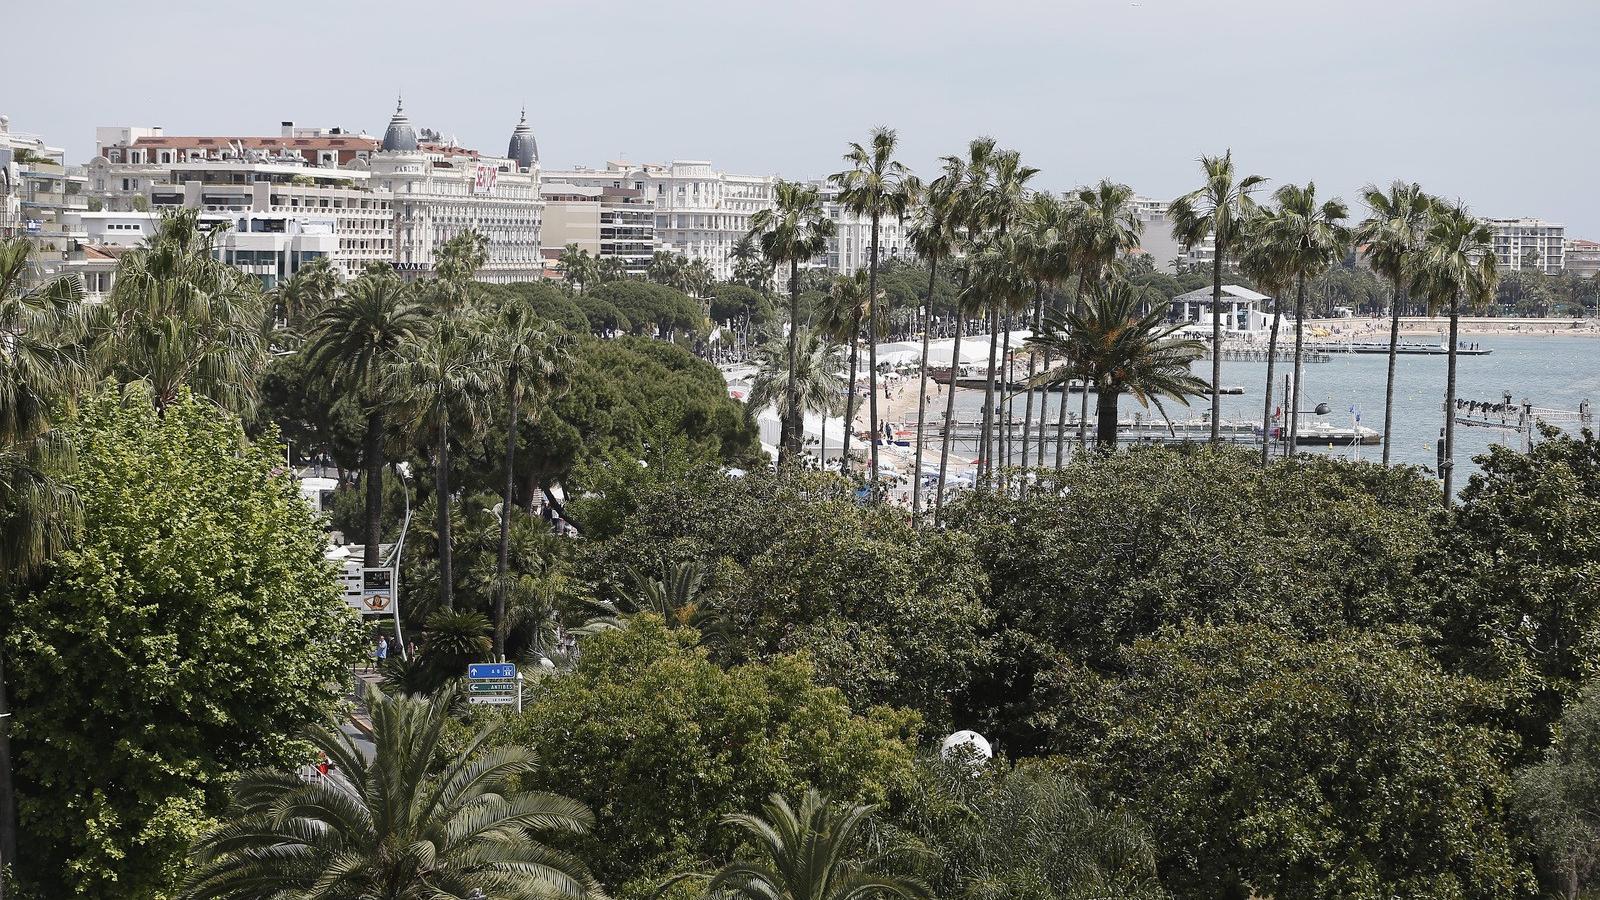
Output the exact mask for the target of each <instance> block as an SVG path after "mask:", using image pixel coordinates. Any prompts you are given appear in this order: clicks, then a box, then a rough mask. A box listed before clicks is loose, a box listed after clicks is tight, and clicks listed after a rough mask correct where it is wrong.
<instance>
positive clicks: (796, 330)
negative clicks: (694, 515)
mask: <svg viewBox="0 0 1600 900" xmlns="http://www.w3.org/2000/svg"><path fill="white" fill-rule="evenodd" d="M774 201H775V202H774V204H773V206H772V207H771V208H769V209H763V210H759V211H758V212H756V214H755V215H753V216H751V217H750V232H749V233H750V235H751V236H752V237H753V238H754V239H755V241H756V245H757V246H759V247H760V248H761V255H762V256H763V257H764V258H765V259H766V260H767V265H768V266H769V267H770V268H771V269H772V270H774V271H776V270H777V268H778V267H779V266H782V265H787V266H788V267H789V341H788V347H789V384H788V393H789V395H790V396H789V398H788V400H787V401H786V402H785V403H784V404H783V405H782V409H783V410H784V411H785V412H787V413H789V414H792V415H796V416H798V415H799V413H800V410H801V404H800V399H799V397H798V396H797V393H798V390H799V385H798V384H797V382H796V378H795V376H796V371H797V369H798V367H799V364H800V264H801V263H803V262H806V261H808V260H810V259H812V258H814V257H815V256H817V255H818V254H819V253H822V252H823V251H825V250H827V249H828V238H830V237H832V236H833V220H832V219H830V218H828V216H827V214H826V213H824V212H823V211H822V198H821V195H820V193H819V192H818V190H817V188H815V187H811V186H809V185H805V184H800V183H799V182H794V181H780V182H778V186H777V189H776V191H775V195H774ZM803 427H804V422H803V421H802V420H801V419H798V418H796V419H794V420H793V421H788V420H785V421H784V422H782V423H781V429H780V430H781V434H782V437H781V439H780V443H779V446H778V466H779V468H782V467H783V466H784V465H786V464H788V462H789V461H790V460H791V459H793V458H794V457H795V456H796V455H798V454H799V452H800V432H801V430H802V429H803Z"/></svg>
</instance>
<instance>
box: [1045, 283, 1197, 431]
mask: <svg viewBox="0 0 1600 900" xmlns="http://www.w3.org/2000/svg"><path fill="white" fill-rule="evenodd" d="M1142 305H1143V303H1142V298H1141V296H1140V294H1139V292H1138V291H1137V290H1136V289H1134V288H1133V286H1132V285H1130V284H1128V283H1127V282H1126V281H1121V280H1116V281H1113V282H1112V283H1110V284H1108V285H1104V286H1100V287H1096V288H1095V289H1093V290H1092V291H1091V292H1090V294H1089V296H1088V297H1087V298H1086V299H1085V301H1084V302H1083V303H1081V304H1080V305H1079V307H1078V308H1077V309H1074V310H1072V311H1070V312H1068V313H1067V314H1066V315H1064V316H1059V317H1055V318H1052V319H1051V320H1050V321H1048V322H1047V323H1046V325H1045V330H1044V333H1043V334H1041V335H1039V336H1038V337H1037V338H1035V339H1034V341H1033V343H1034V344H1035V345H1037V346H1038V347H1039V348H1040V349H1044V348H1050V349H1052V350H1054V351H1055V352H1057V353H1060V354H1061V355H1062V356H1064V357H1066V358H1068V359H1071V360H1074V361H1075V364H1074V365H1073V366H1068V367H1065V368H1064V369H1063V370H1058V371H1056V372H1046V373H1044V374H1043V375H1041V376H1039V377H1040V379H1041V380H1042V381H1043V382H1044V383H1046V384H1055V383H1064V382H1065V381H1066V380H1067V379H1069V378H1071V377H1072V376H1073V375H1074V374H1082V376H1083V377H1084V389H1085V390H1087V389H1088V388H1089V386H1090V385H1091V384H1092V385H1093V386H1094V391H1095V415H1096V420H1097V421H1096V427H1095V441H1096V443H1097V444H1098V445H1099V446H1100V448H1101V449H1102V450H1115V449H1116V446H1117V424H1118V423H1117V401H1118V399H1119V398H1120V397H1121V396H1122V395H1123V394H1131V395H1133V397H1134V399H1135V400H1137V401H1139V404H1140V405H1141V406H1146V407H1148V406H1149V405H1150V404H1151V403H1154V404H1155V405H1156V408H1157V409H1160V408H1161V398H1163V397H1168V398H1171V399H1173V400H1177V401H1178V402H1179V403H1182V404H1184V405H1185V406H1187V405H1188V403H1189V399H1188V398H1189V396H1190V395H1199V394H1202V393H1204V391H1205V387H1206V385H1205V382H1204V381H1202V380H1201V379H1199V378H1196V377H1195V376H1194V375H1192V374H1191V373H1190V372H1189V363H1191V362H1193V361H1194V360H1196V359H1199V358H1200V356H1201V355H1202V354H1203V353H1204V352H1205V347H1204V345H1203V344H1202V343H1201V342H1199V341H1196V340H1189V339H1183V338H1176V337H1173V334H1174V333H1175V332H1176V331H1178V329H1180V328H1182V327H1183V326H1182V324H1181V323H1178V324H1168V323H1167V321H1166V310H1164V309H1162V308H1160V307H1155V308H1153V309H1150V310H1148V311H1141V309H1140V307H1141V306H1142ZM1074 369H1076V370H1077V371H1076V372H1074V371H1073V370H1074Z"/></svg>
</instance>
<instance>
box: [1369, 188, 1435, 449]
mask: <svg viewBox="0 0 1600 900" xmlns="http://www.w3.org/2000/svg"><path fill="white" fill-rule="evenodd" d="M1361 199H1362V200H1363V201H1365V202H1366V204H1367V208H1368V209H1370V210H1372V214H1371V215H1370V216H1368V217H1367V218H1366V219H1365V220H1364V221H1362V223H1361V225H1360V226H1359V227H1358V228H1357V229H1356V236H1355V239H1356V243H1357V244H1359V245H1361V246H1363V247H1364V248H1365V251H1364V252H1365V253H1366V256H1367V263H1368V265H1370V266H1372V269H1373V271H1375V272H1377V273H1378V274H1379V275H1382V276H1383V277H1384V278H1387V279H1389V283H1390V284H1391V285H1393V286H1394V299H1393V301H1391V302H1390V304H1389V369H1388V375H1387V376H1386V377H1385V378H1384V384H1383V464H1384V465H1388V464H1389V447H1390V445H1391V444H1392V438H1393V435H1394V370H1395V359H1396V357H1397V356H1398V355H1399V353H1398V350H1399V346H1400V310H1401V307H1402V306H1404V304H1405V292H1406V280H1407V278H1408V277H1409V276H1410V272H1411V267H1412V265H1413V264H1414V263H1415V262H1416V261H1417V257H1418V256H1419V255H1420V253H1421V251H1422V238H1423V235H1424V234H1426V233H1427V230H1428V214H1429V212H1430V211H1431V210H1432V209H1433V198H1431V197H1429V196H1428V195H1427V194H1426V193H1424V192H1423V190H1422V186H1421V185H1419V184H1417V183H1415V182H1412V183H1410V184H1407V183H1405V182H1403V181H1396V182H1395V183H1393V184H1391V185H1389V190H1388V191H1387V192H1385V191H1382V190H1379V189H1378V187H1377V186H1376V185H1370V184H1369V185H1367V186H1366V187H1365V188H1363V189H1362V190H1361Z"/></svg>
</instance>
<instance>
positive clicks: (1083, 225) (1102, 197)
mask: <svg viewBox="0 0 1600 900" xmlns="http://www.w3.org/2000/svg"><path fill="white" fill-rule="evenodd" d="M1073 200H1074V201H1076V203H1075V208H1076V211H1077V217H1076V219H1075V222H1074V224H1075V226H1076V227H1074V228H1073V229H1072V256H1073V261H1074V263H1075V265H1074V269H1075V270H1076V271H1077V272H1078V291H1079V293H1080V294H1081V293H1082V292H1083V290H1084V288H1085V286H1087V287H1088V288H1090V289H1091V290H1093V289H1096V288H1098V287H1099V286H1100V284H1101V283H1102V280H1103V279H1104V278H1105V277H1106V272H1107V270H1108V269H1109V268H1110V267H1111V265H1112V264H1113V263H1114V262H1116V261H1117V260H1118V259H1120V258H1122V256H1123V255H1124V254H1126V253H1131V252H1133V251H1134V250H1135V249H1137V248H1138V246H1139V239H1140V237H1141V236H1143V234H1144V223H1143V222H1141V221H1140V220H1139V217H1138V216H1136V215H1134V212H1133V208H1132V207H1131V206H1130V205H1129V204H1130V202H1131V201H1132V200H1133V188H1130V187H1128V186H1127V185H1125V184H1117V183H1116V182H1114V181H1111V180H1110V179H1106V178H1102V179H1101V180H1100V183H1099V184H1097V185H1095V186H1094V187H1086V188H1079V189H1078V190H1077V191H1076V192H1075V193H1074V194H1073ZM1062 399H1063V400H1065V399H1066V395H1065V393H1063V395H1062ZM1082 403H1083V412H1082V415H1081V421H1080V422H1079V424H1078V435H1079V444H1080V445H1081V444H1083V443H1085V442H1086V439H1087V429H1088V420H1089V382H1088V380H1087V379H1086V380H1085V381H1084V383H1083V397H1082Z"/></svg>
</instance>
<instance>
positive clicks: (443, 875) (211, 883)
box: [180, 689, 602, 900]
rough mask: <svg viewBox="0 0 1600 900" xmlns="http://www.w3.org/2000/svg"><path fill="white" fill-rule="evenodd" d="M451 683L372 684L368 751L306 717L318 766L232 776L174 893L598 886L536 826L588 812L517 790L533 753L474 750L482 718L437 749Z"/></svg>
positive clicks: (389, 894) (404, 896) (548, 890)
mask: <svg viewBox="0 0 1600 900" xmlns="http://www.w3.org/2000/svg"><path fill="white" fill-rule="evenodd" d="M459 699H460V697H459V695H458V692H457V691H455V690H454V689H449V690H446V691H445V692H444V693H442V694H441V695H439V696H437V697H434V698H433V699H431V700H421V699H410V698H404V697H396V698H390V697H385V696H384V695H383V694H382V692H380V691H374V696H373V702H372V703H371V709H372V727H373V745H374V756H373V758H372V759H371V760H370V761H368V759H367V757H366V756H364V755H363V754H362V752H361V751H360V749H359V748H358V747H357V746H356V742H355V739H354V738H352V737H350V736H348V735H346V734H344V733H343V732H341V731H338V730H336V729H334V728H332V727H318V728H311V729H308V730H307V732H306V738H307V740H308V741H309V742H310V743H311V745H312V747H314V748H315V749H317V750H319V751H321V752H323V753H325V754H327V756H328V759H329V760H330V761H331V762H332V764H333V769H332V771H331V773H330V774H328V775H327V776H323V777H316V778H304V777H302V776H301V775H300V774H298V773H295V772H275V771H253V772H249V773H246V774H245V775H244V776H242V777H241V778H240V779H239V781H238V782H237V783H236V784H235V785H234V786H233V804H232V806H231V808H230V809H229V810H228V812H227V814H226V815H225V817H224V818H223V820H222V822H221V824H219V825H218V826H217V827H216V828H214V829H212V830H211V831H210V832H209V833H207V834H206V835H205V836H204V837H202V838H201V839H200V840H199V841H198V842H197V843H196V845H195V850H194V855H193V862H194V869H193V870H192V871H191V872H190V874H189V875H188V877H187V878H186V879H185V880H184V884H183V887H182V890H181V893H180V896H182V897H183V898H185V900H273V898H280V897H311V896H317V897H330V898H332V897H348V898H357V897H361V898H368V897H370V898H374V900H379V898H381V900H410V898H421V897H482V898H484V900H549V898H552V897H559V898H570V900H581V898H588V897H600V896H602V895H601V892H600V887H599V885H598V884H597V883H596V882H595V880H594V878H593V877H592V876H591V875H590V874H589V872H588V870H587V869H586V868H585V867H584V865H583V864H582V863H581V862H579V861H578V860H577V859H576V858H574V857H573V856H571V855H570V854H568V853H566V852H564V851H561V850H557V849H555V848H554V847H551V846H549V845H546V844H544V843H541V842H540V841H539V839H538V837H537V835H538V834H539V833H540V832H556V833H564V834H582V833H584V832H587V831H588V830H589V829H590V828H591V827H592V826H593V825H594V815H593V814H592V813H591V812H590V811H589V810H588V809H587V808H586V807H584V806H583V804H581V803H578V802H577V801H575V800H570V799H568V798H566V797H561V796H557V795H555V794H546V793H538V792H533V791H524V790H519V789H518V787H517V783H518V780H519V778H520V777H521V776H523V775H526V774H528V773H530V772H532V771H534V770H535V769H536V768H537V759H536V757H535V756H534V754H533V751H531V750H529V749H527V748H525V747H518V746H514V745H513V746H505V747H500V748H497V749H493V750H490V749H486V746H487V744H488V741H489V738H490V735H491V734H492V732H493V730H494V729H493V728H492V727H488V728H484V729H483V730H482V731H479V732H478V733H477V734H475V735H472V736H471V737H470V738H469V739H468V740H467V741H466V742H465V744H464V746H462V747H461V748H460V749H457V750H455V751H454V752H453V753H450V754H447V753H446V752H445V749H444V746H443V737H444V734H445V731H446V726H447V724H448V723H449V720H450V717H451V712H450V707H451V705H452V704H453V703H456V702H457V701H459Z"/></svg>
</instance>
